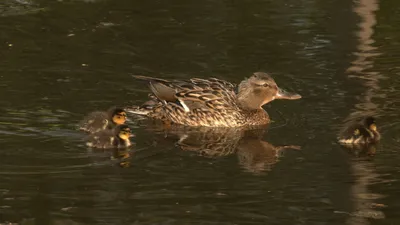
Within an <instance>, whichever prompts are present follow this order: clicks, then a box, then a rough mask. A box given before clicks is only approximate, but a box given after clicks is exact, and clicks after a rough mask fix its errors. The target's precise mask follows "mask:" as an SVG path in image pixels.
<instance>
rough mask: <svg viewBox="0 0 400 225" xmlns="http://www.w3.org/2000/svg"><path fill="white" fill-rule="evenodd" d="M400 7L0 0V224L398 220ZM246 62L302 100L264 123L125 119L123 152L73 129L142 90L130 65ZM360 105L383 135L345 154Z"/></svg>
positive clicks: (201, 71) (142, 68) (221, 69)
mask: <svg viewBox="0 0 400 225" xmlns="http://www.w3.org/2000/svg"><path fill="white" fill-rule="evenodd" d="M396 15H398V1H396V0H385V1H378V0H360V1H333V0H327V1H315V0H301V1H294V0H289V1H269V0H254V1H236V2H234V1H202V2H195V1H191V2H188V1H183V0H177V1H173V2H170V1H169V2H166V1H144V0H139V1H131V0H119V1H111V0H62V1H52V0H3V1H0V18H1V19H0V28H1V29H2V31H3V32H1V33H0V39H1V41H0V50H1V51H0V52H1V56H2V60H1V61H0V104H1V109H0V144H1V148H0V174H1V176H0V224H1V223H6V222H7V221H10V222H13V223H18V224H40V225H42V224H218V225H220V224H224V225H225V224H226V225H233V224H266V223H267V224H277V225H278V224H279V225H280V224H299V225H300V224H307V225H309V224H310V225H317V224H318V225H320V224H326V225H336V224H344V223H346V222H347V223H348V224H398V223H399V221H400V220H399V215H398V211H399V209H400V205H399V203H398V202H399V201H398V200H399V198H398V197H397V195H398V189H399V182H398V181H399V180H400V177H399V173H398V172H399V169H400V168H399V166H398V161H399V154H398V151H399V147H398V146H399V143H400V138H399V132H398V130H399V128H400V122H399V121H398V115H399V109H400V100H399V97H398V90H399V87H400V80H399V79H398V76H399V75H400V67H399V66H398V62H399V59H400V55H399V53H398V52H399V51H398V50H399V47H398V46H399V44H398V40H399V38H400V33H399V29H398V24H399V22H400V20H399V18H400V17H398V16H396ZM255 71H264V72H271V74H272V76H273V77H274V79H275V80H276V81H277V83H278V84H279V85H280V84H281V83H282V87H284V88H286V87H289V89H292V90H294V91H296V92H298V93H299V94H302V96H303V97H304V98H303V99H302V100H301V101H293V102H290V103H289V102H284V101H280V102H279V101H274V102H271V104H268V105H267V106H266V108H267V109H268V110H267V111H268V112H269V114H270V115H271V118H272V119H273V120H274V121H277V122H275V123H272V124H271V126H270V127H268V128H263V129H259V130H252V131H249V130H236V129H222V130H218V129H215V130H203V131H202V130H196V129H186V128H185V129H182V128H174V127H160V126H153V125H151V124H146V123H143V124H140V123H138V120H136V119H135V120H134V121H132V122H130V125H132V130H134V132H135V134H136V137H135V138H133V141H134V142H136V145H135V146H133V147H132V148H130V149H126V150H118V151H117V150H114V151H113V150H111V151H105V150H93V149H88V148H86V147H85V146H84V143H83V142H82V140H81V139H82V137H83V136H84V134H82V133H80V132H78V131H77V130H76V129H75V124H76V123H77V122H78V121H79V120H81V119H82V118H83V117H84V115H85V114H87V113H89V112H91V111H96V110H103V109H107V108H109V107H110V106H112V105H129V104H131V105H137V104H138V103H141V102H142V101H143V100H144V99H145V97H146V96H145V95H146V92H147V91H148V89H147V88H144V87H143V86H142V85H141V84H139V83H138V82H135V81H133V80H132V78H131V76H130V75H129V74H143V75H151V76H157V77H161V78H171V77H174V78H177V79H180V78H185V79H186V78H192V77H201V78H205V77H211V76H214V77H218V78H221V79H224V80H228V81H231V82H235V83H238V82H240V81H241V80H242V79H243V77H244V76H247V75H248V74H250V73H252V72H255ZM343 75H344V76H343ZM291 86H292V87H291ZM349 108H350V109H351V110H350V112H349ZM366 115H374V116H376V117H377V118H378V120H377V122H378V128H380V130H381V133H382V140H381V143H380V144H379V145H377V146H375V147H373V148H370V149H340V147H339V146H338V144H337V143H335V138H336V130H338V129H339V128H340V127H341V126H345V125H347V122H351V121H353V120H355V119H358V118H360V117H363V116H366ZM280 118H284V121H283V122H281V119H280ZM343 118H345V119H344V121H343ZM298 146H301V151H297V150H296V149H297V148H298ZM283 152H284V153H285V157H282V155H283V154H282V153H283Z"/></svg>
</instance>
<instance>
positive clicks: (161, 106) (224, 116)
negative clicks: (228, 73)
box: [126, 72, 301, 127]
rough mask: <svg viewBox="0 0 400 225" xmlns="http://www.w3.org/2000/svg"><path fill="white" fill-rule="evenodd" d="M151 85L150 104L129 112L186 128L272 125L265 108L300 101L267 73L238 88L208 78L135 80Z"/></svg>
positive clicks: (142, 78) (131, 109)
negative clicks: (280, 86)
mask: <svg viewBox="0 0 400 225" xmlns="http://www.w3.org/2000/svg"><path fill="white" fill-rule="evenodd" d="M134 77H135V78H136V79H140V80H144V81H147V82H148V83H149V88H150V90H151V92H152V93H151V94H150V98H151V100H150V101H147V102H146V103H145V104H143V105H142V106H139V107H137V106H136V107H132V108H130V109H126V110H127V112H130V113H134V114H138V115H145V116H147V117H150V118H153V119H157V120H162V121H165V122H172V123H175V124H181V125H186V126H205V127H241V126H260V125H265V124H268V123H269V122H270V119H269V116H268V113H267V112H266V111H265V110H264V109H263V108H262V106H263V105H265V104H267V103H269V102H271V101H273V100H275V99H289V100H295V99H300V98H301V96H300V95H299V94H294V93H288V92H285V91H283V90H282V89H280V88H279V87H278V86H277V84H276V83H275V81H274V79H272V77H271V76H269V75H268V74H266V73H263V72H256V73H254V74H253V75H252V76H251V77H250V78H248V79H245V80H243V81H242V82H241V83H240V84H239V85H235V84H232V83H230V82H228V81H224V80H220V79H216V78H208V79H200V78H192V79H190V80H172V81H168V80H164V79H159V78H152V77H145V76H134Z"/></svg>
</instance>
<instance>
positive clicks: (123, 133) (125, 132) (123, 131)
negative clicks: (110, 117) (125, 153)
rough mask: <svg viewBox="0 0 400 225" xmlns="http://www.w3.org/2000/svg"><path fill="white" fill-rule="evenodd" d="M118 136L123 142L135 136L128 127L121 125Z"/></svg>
mask: <svg viewBox="0 0 400 225" xmlns="http://www.w3.org/2000/svg"><path fill="white" fill-rule="evenodd" d="M117 134H118V137H119V138H121V139H122V140H128V139H129V138H130V137H132V136H133V134H132V132H131V129H130V128H129V127H128V126H127V125H120V126H119V127H118V130H117Z"/></svg>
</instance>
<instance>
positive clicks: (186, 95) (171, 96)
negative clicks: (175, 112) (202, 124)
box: [134, 76, 236, 112]
mask: <svg viewBox="0 0 400 225" xmlns="http://www.w3.org/2000/svg"><path fill="white" fill-rule="evenodd" d="M134 77H135V78H137V79H141V80H146V81H148V82H149V87H150V89H151V91H152V92H153V94H154V95H155V96H156V98H157V99H159V100H160V101H163V102H165V103H167V104H168V103H174V104H172V105H171V107H172V108H176V107H181V108H182V109H183V110H184V111H185V112H188V111H192V110H194V109H203V110H205V109H216V110H218V109H226V108H231V107H232V106H236V93H235V88H236V86H235V85H234V84H232V83H229V82H227V81H223V80H220V79H217V78H209V79H201V78H192V79H190V80H187V81H182V80H172V81H167V80H164V79H159V78H153V77H146V76H134Z"/></svg>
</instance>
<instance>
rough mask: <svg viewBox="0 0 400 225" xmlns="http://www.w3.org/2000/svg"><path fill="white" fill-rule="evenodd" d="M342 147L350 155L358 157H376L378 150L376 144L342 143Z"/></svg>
mask: <svg viewBox="0 0 400 225" xmlns="http://www.w3.org/2000/svg"><path fill="white" fill-rule="evenodd" d="M342 148H343V149H344V150H345V151H346V152H347V153H348V154H350V155H352V156H354V157H356V158H369V157H374V156H375V154H376V151H377V146H376V144H366V145H356V144H353V145H349V144H347V145H342Z"/></svg>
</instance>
